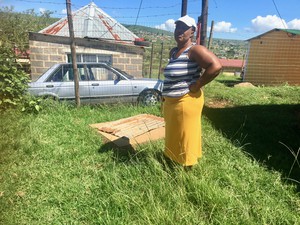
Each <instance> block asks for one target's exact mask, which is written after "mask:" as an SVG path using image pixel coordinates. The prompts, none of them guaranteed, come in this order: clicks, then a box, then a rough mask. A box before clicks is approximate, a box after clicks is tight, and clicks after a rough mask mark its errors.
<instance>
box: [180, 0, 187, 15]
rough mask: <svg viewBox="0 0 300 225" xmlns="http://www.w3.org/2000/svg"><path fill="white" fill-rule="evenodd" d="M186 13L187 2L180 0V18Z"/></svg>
mask: <svg viewBox="0 0 300 225" xmlns="http://www.w3.org/2000/svg"><path fill="white" fill-rule="evenodd" d="M186 12H187V0H182V3H181V16H185V15H186Z"/></svg>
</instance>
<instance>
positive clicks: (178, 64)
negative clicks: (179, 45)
mask: <svg viewBox="0 0 300 225" xmlns="http://www.w3.org/2000/svg"><path fill="white" fill-rule="evenodd" d="M192 46H193V45H191V46H190V47H188V48H187V49H186V50H184V52H182V53H181V55H180V56H179V57H178V58H175V55H176V52H177V51H178V50H177V49H175V50H174V51H173V53H172V55H171V58H170V61H169V63H168V65H167V66H166V68H165V69H164V76H165V80H164V88H163V96H166V97H181V96H183V95H185V94H186V93H188V92H189V85H190V84H191V83H194V82H196V80H197V79H199V77H200V72H201V68H199V66H198V64H197V63H196V62H193V61H191V60H190V59H189V57H188V51H189V49H190V48H191V47H192Z"/></svg>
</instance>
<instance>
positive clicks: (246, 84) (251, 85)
mask: <svg viewBox="0 0 300 225" xmlns="http://www.w3.org/2000/svg"><path fill="white" fill-rule="evenodd" d="M234 87H255V86H254V85H253V84H251V83H249V82H242V83H238V84H235V85H234Z"/></svg>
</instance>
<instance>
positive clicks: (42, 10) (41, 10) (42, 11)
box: [39, 8, 47, 14]
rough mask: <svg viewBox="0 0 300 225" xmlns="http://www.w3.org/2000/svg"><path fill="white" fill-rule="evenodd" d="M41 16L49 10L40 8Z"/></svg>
mask: <svg viewBox="0 0 300 225" xmlns="http://www.w3.org/2000/svg"><path fill="white" fill-rule="evenodd" d="M39 11H40V13H41V14H44V13H45V12H46V11H47V10H46V9H45V8H39Z"/></svg>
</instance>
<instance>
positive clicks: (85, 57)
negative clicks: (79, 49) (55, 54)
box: [68, 54, 112, 65]
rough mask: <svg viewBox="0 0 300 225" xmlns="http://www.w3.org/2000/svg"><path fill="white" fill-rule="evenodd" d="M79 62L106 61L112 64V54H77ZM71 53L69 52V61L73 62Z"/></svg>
mask: <svg viewBox="0 0 300 225" xmlns="http://www.w3.org/2000/svg"><path fill="white" fill-rule="evenodd" d="M76 59H77V62H105V63H108V64H110V65H111V64H112V55H106V54H76ZM71 61H72V60H71V54H68V62H71Z"/></svg>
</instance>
